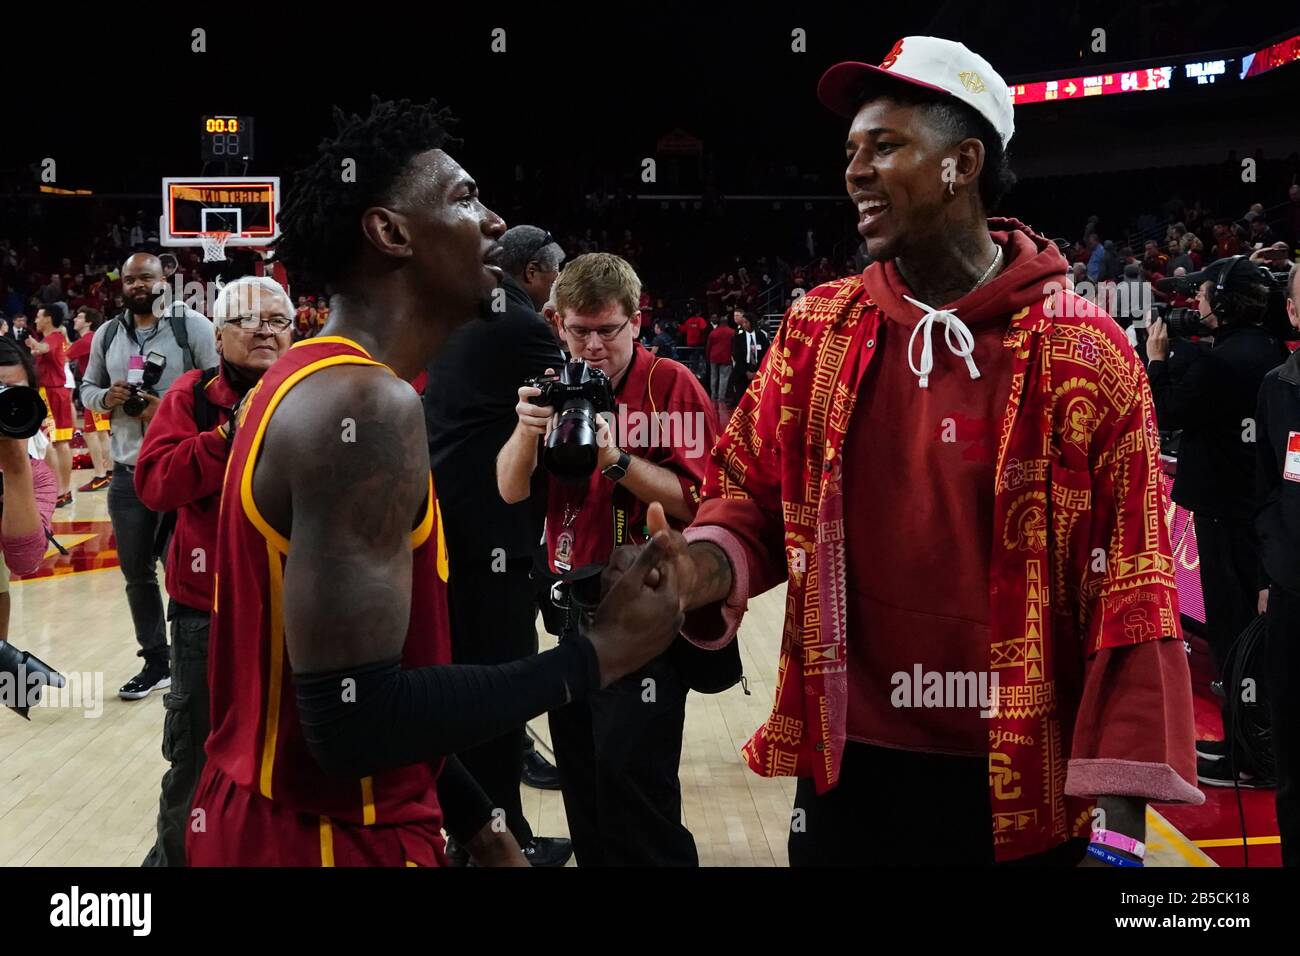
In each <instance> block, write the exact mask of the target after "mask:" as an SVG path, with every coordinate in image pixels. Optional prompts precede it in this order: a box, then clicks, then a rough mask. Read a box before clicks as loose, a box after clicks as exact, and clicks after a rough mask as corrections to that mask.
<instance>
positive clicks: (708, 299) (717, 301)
mask: <svg viewBox="0 0 1300 956" xmlns="http://www.w3.org/2000/svg"><path fill="white" fill-rule="evenodd" d="M726 291H727V287H726V284H725V283H724V282H723V281H722V276H720V275H719V276H714V278H713V281H712V282H710V283H709V285H708V288H706V289H705V290H704V300H705V303H706V305H707V306H708V309H709V313H710V314H711V315H713V314H717V313H720V312H721V311H722V295H723V293H724V292H726Z"/></svg>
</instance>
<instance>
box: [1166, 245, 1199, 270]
mask: <svg viewBox="0 0 1300 956" xmlns="http://www.w3.org/2000/svg"><path fill="white" fill-rule="evenodd" d="M1191 238H1192V237H1191V236H1188V235H1184V236H1183V238H1182V239H1181V240H1176V241H1171V242H1170V243H1169V263H1168V266H1167V272H1166V273H1165V274H1166V275H1170V274H1172V273H1173V271H1174V270H1175V269H1179V268H1182V269H1186V270H1187V271H1188V272H1195V271H1196V263H1195V262H1194V261H1193V259H1192V256H1191V252H1190V251H1189V250H1190V249H1191V243H1190V242H1189V240H1190V239H1191Z"/></svg>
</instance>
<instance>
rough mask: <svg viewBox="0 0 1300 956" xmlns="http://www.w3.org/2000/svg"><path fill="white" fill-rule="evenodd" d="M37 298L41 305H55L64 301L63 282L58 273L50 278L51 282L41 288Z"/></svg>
mask: <svg viewBox="0 0 1300 956" xmlns="http://www.w3.org/2000/svg"><path fill="white" fill-rule="evenodd" d="M36 297H37V298H38V299H40V302H41V305H53V304H54V303H55V302H62V301H63V280H62V279H60V278H59V274H58V273H57V272H56V273H54V274H53V275H51V276H50V281H49V282H47V283H45V285H43V286H41V288H40V291H39V292H37V293H36Z"/></svg>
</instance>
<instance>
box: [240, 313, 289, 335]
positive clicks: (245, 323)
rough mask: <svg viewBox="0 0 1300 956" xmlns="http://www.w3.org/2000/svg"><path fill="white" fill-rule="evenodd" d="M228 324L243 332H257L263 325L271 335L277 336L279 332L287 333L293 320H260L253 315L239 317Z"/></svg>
mask: <svg viewBox="0 0 1300 956" xmlns="http://www.w3.org/2000/svg"><path fill="white" fill-rule="evenodd" d="M230 324H231V325H234V326H237V327H238V328H239V329H240V331H243V332H258V331H260V330H261V328H262V326H264V325H265V326H266V327H267V328H268V329H270V330H271V332H272V333H273V334H275V335H279V334H280V333H281V332H288V331H289V328H290V327H291V326H292V325H293V320H292V319H286V318H283V317H279V318H274V319H261V318H258V317H257V316H255V315H241V316H240V317H239V318H237V319H231V320H230Z"/></svg>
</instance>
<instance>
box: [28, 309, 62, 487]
mask: <svg viewBox="0 0 1300 956" xmlns="http://www.w3.org/2000/svg"><path fill="white" fill-rule="evenodd" d="M36 331H37V332H39V333H40V335H41V339H40V341H39V342H38V341H37V340H36V338H35V337H34V336H33V337H29V338H28V339H27V342H26V345H27V348H28V349H30V350H31V353H32V356H33V357H34V358H35V360H36V375H37V380H38V381H39V382H40V385H41V394H42V395H43V396H44V397H45V404H46V405H48V406H49V409H50V415H51V417H53V419H54V434H52V435H51V436H50V438H51V439H52V443H51V445H50V450H49V454H48V455H47V460H48V461H49V463H50V467H51V468H53V469H54V475H55V477H56V478H58V480H59V500H58V504H56V505H55V507H57V508H66V507H67V506H68V505H70V504H72V426H73V421H72V391H71V390H70V389H69V388H68V384H67V381H68V378H67V377H68V372H67V364H68V337H67V336H66V335H64V334H63V310H62V309H61V308H59V305H58V304H55V305H48V306H44V307H42V308H41V309H39V310H38V311H37V313H36Z"/></svg>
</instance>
